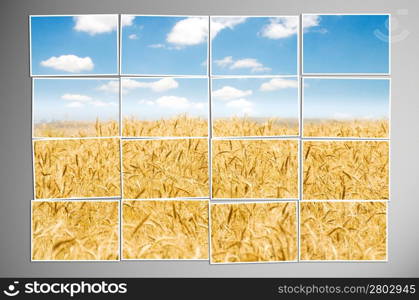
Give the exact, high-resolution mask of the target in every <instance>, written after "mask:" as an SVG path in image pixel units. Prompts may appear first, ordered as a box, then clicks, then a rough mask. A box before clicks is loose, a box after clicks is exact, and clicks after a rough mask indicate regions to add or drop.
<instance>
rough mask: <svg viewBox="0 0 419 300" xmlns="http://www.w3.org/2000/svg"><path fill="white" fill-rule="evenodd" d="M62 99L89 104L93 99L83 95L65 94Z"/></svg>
mask: <svg viewBox="0 0 419 300" xmlns="http://www.w3.org/2000/svg"><path fill="white" fill-rule="evenodd" d="M61 99H63V100H68V101H78V102H88V101H91V100H92V97H90V96H87V95H81V94H64V95H62V96H61Z"/></svg>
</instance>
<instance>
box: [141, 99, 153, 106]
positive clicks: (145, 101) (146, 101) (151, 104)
mask: <svg viewBox="0 0 419 300" xmlns="http://www.w3.org/2000/svg"><path fill="white" fill-rule="evenodd" d="M138 104H145V105H149V106H153V105H154V102H153V101H151V100H145V99H142V100H140V101H138Z"/></svg>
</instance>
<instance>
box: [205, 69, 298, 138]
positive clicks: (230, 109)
mask: <svg viewBox="0 0 419 300" xmlns="http://www.w3.org/2000/svg"><path fill="white" fill-rule="evenodd" d="M298 85H299V83H298V79H297V77H290V78H288V77H273V78H224V79H213V80H212V85H211V87H212V93H211V99H212V118H213V136H220V137H226V136H227V137H228V136H297V135H298V134H299V105H300V104H299V93H298Z"/></svg>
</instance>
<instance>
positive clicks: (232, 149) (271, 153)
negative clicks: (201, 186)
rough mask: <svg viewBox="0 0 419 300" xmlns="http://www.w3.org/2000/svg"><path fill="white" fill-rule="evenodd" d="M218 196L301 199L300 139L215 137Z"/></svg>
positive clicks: (215, 194)
mask: <svg viewBox="0 0 419 300" xmlns="http://www.w3.org/2000/svg"><path fill="white" fill-rule="evenodd" d="M212 157H213V159H212V190H213V197H214V198H297V197H298V142H297V141H290V140H229V141H228V140H214V141H213V142H212Z"/></svg>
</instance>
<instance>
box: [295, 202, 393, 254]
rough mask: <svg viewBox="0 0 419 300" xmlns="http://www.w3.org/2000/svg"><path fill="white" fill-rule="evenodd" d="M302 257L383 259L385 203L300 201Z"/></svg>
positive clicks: (384, 252) (385, 218)
mask: <svg viewBox="0 0 419 300" xmlns="http://www.w3.org/2000/svg"><path fill="white" fill-rule="evenodd" d="M300 209H301V214H300V222H301V225H300V234H301V238H300V245H301V248H300V255H301V259H302V260H385V259H386V257H387V250H386V243H387V241H386V239H387V229H386V228H387V203H384V202H302V203H300Z"/></svg>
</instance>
